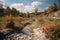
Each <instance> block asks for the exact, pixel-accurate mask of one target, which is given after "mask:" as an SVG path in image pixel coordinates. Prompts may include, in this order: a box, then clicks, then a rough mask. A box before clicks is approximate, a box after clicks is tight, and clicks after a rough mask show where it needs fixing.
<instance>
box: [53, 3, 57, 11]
mask: <svg viewBox="0 0 60 40" xmlns="http://www.w3.org/2000/svg"><path fill="white" fill-rule="evenodd" d="M53 5H54V11H57V4H56V3H54V4H53Z"/></svg>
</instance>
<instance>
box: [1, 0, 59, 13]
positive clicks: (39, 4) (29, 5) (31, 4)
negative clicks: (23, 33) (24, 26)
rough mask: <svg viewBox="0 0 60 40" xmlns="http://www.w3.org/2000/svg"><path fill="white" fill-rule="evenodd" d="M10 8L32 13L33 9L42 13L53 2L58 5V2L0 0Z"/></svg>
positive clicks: (49, 0) (57, 0) (52, 0)
mask: <svg viewBox="0 0 60 40" xmlns="http://www.w3.org/2000/svg"><path fill="white" fill-rule="evenodd" d="M1 1H3V2H4V3H5V4H7V5H9V6H10V8H12V7H14V8H16V9H17V10H19V11H21V12H27V11H28V12H34V9H35V8H38V11H43V10H44V9H46V8H47V7H48V6H49V5H51V4H53V3H54V2H56V3H59V2H60V0H1Z"/></svg>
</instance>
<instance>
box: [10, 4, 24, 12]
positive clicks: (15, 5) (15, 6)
mask: <svg viewBox="0 0 60 40" xmlns="http://www.w3.org/2000/svg"><path fill="white" fill-rule="evenodd" d="M10 8H16V9H17V10H20V11H23V9H24V4H23V3H14V4H12V5H10Z"/></svg>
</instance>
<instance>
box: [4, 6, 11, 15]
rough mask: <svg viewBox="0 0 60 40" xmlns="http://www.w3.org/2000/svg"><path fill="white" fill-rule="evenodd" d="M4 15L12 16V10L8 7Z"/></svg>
mask: <svg viewBox="0 0 60 40" xmlns="http://www.w3.org/2000/svg"><path fill="white" fill-rule="evenodd" d="M4 13H5V15H10V14H11V9H10V8H9V7H7V8H6V9H5V10H4Z"/></svg>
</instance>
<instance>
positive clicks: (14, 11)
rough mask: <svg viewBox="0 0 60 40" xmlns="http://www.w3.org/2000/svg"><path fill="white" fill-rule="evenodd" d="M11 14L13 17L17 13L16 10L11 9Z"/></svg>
mask: <svg viewBox="0 0 60 40" xmlns="http://www.w3.org/2000/svg"><path fill="white" fill-rule="evenodd" d="M11 13H12V15H13V16H15V15H16V13H17V10H16V9H15V8H12V10H11Z"/></svg>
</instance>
